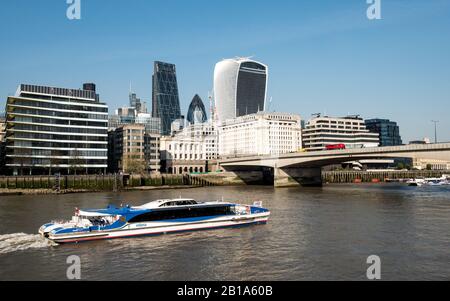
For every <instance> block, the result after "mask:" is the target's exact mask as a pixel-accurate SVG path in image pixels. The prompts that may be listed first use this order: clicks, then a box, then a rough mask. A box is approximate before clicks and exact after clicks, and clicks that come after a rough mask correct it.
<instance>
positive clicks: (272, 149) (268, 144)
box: [219, 112, 302, 157]
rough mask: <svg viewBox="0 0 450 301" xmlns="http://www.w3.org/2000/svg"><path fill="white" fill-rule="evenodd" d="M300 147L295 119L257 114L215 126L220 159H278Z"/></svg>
mask: <svg viewBox="0 0 450 301" xmlns="http://www.w3.org/2000/svg"><path fill="white" fill-rule="evenodd" d="M301 147H302V138H301V118H300V116H299V115H295V114H288V113H264V112H259V113H255V114H251V115H246V116H241V117H237V118H234V119H228V120H227V121H225V122H224V123H222V124H221V125H220V126H219V155H220V156H221V157H234V156H250V155H280V154H287V153H293V152H297V151H298V150H299V149H301Z"/></svg>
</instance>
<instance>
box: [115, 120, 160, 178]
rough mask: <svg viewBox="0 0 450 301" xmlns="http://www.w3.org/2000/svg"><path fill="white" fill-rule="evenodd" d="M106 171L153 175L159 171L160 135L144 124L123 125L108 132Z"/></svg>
mask: <svg viewBox="0 0 450 301" xmlns="http://www.w3.org/2000/svg"><path fill="white" fill-rule="evenodd" d="M108 141H109V145H108V171H109V172H111V173H141V174H142V173H154V172H159V170H160V157H159V143H160V142H159V141H160V135H159V133H158V134H155V133H149V132H147V131H146V127H145V124H137V123H135V124H124V125H120V126H119V127H117V128H116V129H114V130H111V131H109V132H108Z"/></svg>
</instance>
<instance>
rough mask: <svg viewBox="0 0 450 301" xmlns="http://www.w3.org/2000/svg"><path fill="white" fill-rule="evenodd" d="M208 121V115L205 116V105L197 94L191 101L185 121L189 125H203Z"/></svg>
mask: <svg viewBox="0 0 450 301" xmlns="http://www.w3.org/2000/svg"><path fill="white" fill-rule="evenodd" d="M206 120H208V115H207V114H206V109H205V105H204V104H203V101H202V99H201V98H200V96H198V95H197V94H196V95H195V96H194V98H193V99H192V101H191V104H190V105H189V109H188V113H187V121H188V122H189V123H190V124H198V123H204V122H206Z"/></svg>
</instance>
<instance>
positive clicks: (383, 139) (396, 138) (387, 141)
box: [365, 119, 402, 146]
mask: <svg viewBox="0 0 450 301" xmlns="http://www.w3.org/2000/svg"><path fill="white" fill-rule="evenodd" d="M365 124H366V127H367V129H368V130H369V131H370V132H372V133H378V134H379V135H380V146H395V145H402V137H401V136H400V127H399V126H398V125H397V123H396V122H394V121H390V120H388V119H368V120H366V121H365Z"/></svg>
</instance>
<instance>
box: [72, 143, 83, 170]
mask: <svg viewBox="0 0 450 301" xmlns="http://www.w3.org/2000/svg"><path fill="white" fill-rule="evenodd" d="M81 155H82V154H81V152H80V151H79V150H78V149H77V148H75V149H74V150H73V151H72V153H71V155H70V159H69V166H70V167H69V173H70V172H73V174H74V175H77V171H78V170H81V169H82V166H83V163H84V161H83V159H82V158H81V157H82V156H81Z"/></svg>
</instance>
